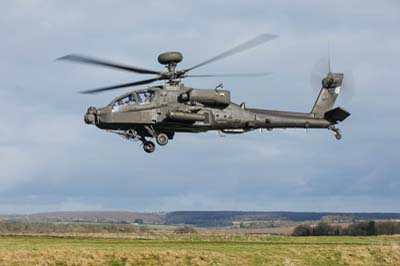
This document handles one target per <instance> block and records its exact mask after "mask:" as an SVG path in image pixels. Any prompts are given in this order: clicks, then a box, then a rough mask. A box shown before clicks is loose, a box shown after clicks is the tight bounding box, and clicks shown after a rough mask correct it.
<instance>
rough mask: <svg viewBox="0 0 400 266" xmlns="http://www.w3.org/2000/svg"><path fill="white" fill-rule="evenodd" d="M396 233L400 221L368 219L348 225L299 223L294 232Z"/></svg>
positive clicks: (370, 234) (307, 233) (298, 234)
mask: <svg viewBox="0 0 400 266" xmlns="http://www.w3.org/2000/svg"><path fill="white" fill-rule="evenodd" d="M394 234H400V222H394V221H382V222H375V221H368V222H358V223H352V224H350V225H349V226H347V227H343V226H340V225H330V224H328V223H325V222H320V223H318V224H317V225H316V226H311V225H306V224H303V225H298V226H296V227H295V229H294V230H293V233H292V235H293V236H339V235H344V236H345V235H347V236H373V235H394Z"/></svg>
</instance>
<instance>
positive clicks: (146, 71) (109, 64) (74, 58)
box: [57, 54, 162, 75]
mask: <svg viewBox="0 0 400 266" xmlns="http://www.w3.org/2000/svg"><path fill="white" fill-rule="evenodd" d="M57 60H67V61H72V62H76V63H85V64H91V65H98V66H105V67H110V68H114V69H119V70H125V71H130V72H135V73H139V74H156V75H162V72H159V71H155V70H149V69H144V68H139V67H134V66H128V65H124V64H119V63H113V62H110V61H105V60H102V59H96V58H93V57H87V56H83V55H76V54H70V55H66V56H63V57H60V58H58V59H57Z"/></svg>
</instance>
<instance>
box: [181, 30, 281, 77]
mask: <svg viewBox="0 0 400 266" xmlns="http://www.w3.org/2000/svg"><path fill="white" fill-rule="evenodd" d="M277 37H278V36H277V35H273V34H261V35H259V36H257V37H255V38H253V39H251V40H249V41H247V42H244V43H242V44H240V45H238V46H236V47H234V48H232V49H229V50H227V51H225V52H223V53H221V54H219V55H217V56H214V57H212V58H210V59H208V60H206V61H204V62H202V63H200V64H197V65H195V66H193V67H191V68H187V69H184V70H182V71H180V72H182V73H186V72H188V71H190V70H193V69H195V68H198V67H201V66H204V65H206V64H209V63H212V62H215V61H217V60H220V59H223V58H225V57H228V56H231V55H234V54H237V53H240V52H243V51H245V50H248V49H251V48H253V47H256V46H258V45H260V44H262V43H265V42H267V41H270V40H273V39H275V38H277Z"/></svg>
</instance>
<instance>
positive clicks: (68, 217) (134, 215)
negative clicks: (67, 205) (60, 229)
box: [0, 211, 165, 224]
mask: <svg viewBox="0 0 400 266" xmlns="http://www.w3.org/2000/svg"><path fill="white" fill-rule="evenodd" d="M164 217H165V214H164V213H140V212H126V211H69V212H68V211H66V212H47V213H35V214H30V215H10V216H3V219H4V218H6V219H12V220H23V221H27V222H94V223H121V222H124V223H133V222H135V221H137V220H139V219H140V220H142V221H143V223H147V224H164ZM0 218H2V217H1V216H0Z"/></svg>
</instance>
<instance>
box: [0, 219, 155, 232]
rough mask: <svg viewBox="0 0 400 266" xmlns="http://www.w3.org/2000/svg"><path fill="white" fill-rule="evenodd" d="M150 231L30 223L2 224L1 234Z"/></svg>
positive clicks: (125, 226)
mask: <svg viewBox="0 0 400 266" xmlns="http://www.w3.org/2000/svg"><path fill="white" fill-rule="evenodd" d="M144 231H148V228H146V226H145V225H143V226H142V225H132V224H105V223H97V224H96V223H76V222H75V223H28V222H0V234H13V233H137V232H144Z"/></svg>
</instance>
